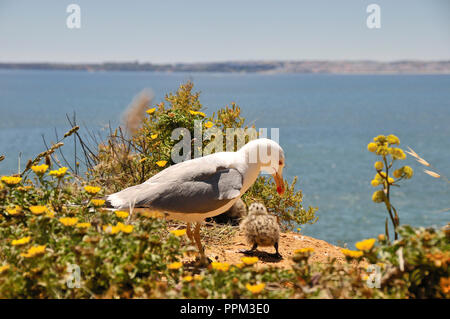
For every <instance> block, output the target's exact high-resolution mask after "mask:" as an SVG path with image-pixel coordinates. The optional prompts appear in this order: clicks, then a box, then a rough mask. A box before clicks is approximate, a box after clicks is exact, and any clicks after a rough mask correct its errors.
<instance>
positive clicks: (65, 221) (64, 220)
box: [59, 217, 78, 226]
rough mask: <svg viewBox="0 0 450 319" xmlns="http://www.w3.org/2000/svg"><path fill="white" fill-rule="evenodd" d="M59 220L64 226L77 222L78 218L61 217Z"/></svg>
mask: <svg viewBox="0 0 450 319" xmlns="http://www.w3.org/2000/svg"><path fill="white" fill-rule="evenodd" d="M59 221H60V222H61V224H63V225H64V226H73V225H75V224H76V223H78V218H76V217H61V218H60V219H59Z"/></svg>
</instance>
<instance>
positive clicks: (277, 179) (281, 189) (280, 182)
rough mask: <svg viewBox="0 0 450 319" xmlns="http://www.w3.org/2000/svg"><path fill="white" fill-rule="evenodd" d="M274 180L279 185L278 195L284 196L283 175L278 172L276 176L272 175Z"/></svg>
mask: <svg viewBox="0 0 450 319" xmlns="http://www.w3.org/2000/svg"><path fill="white" fill-rule="evenodd" d="M272 176H273V179H274V180H275V183H276V184H277V193H278V194H280V195H283V193H284V181H283V175H282V174H278V172H276V173H275V174H272Z"/></svg>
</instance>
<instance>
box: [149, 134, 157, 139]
mask: <svg viewBox="0 0 450 319" xmlns="http://www.w3.org/2000/svg"><path fill="white" fill-rule="evenodd" d="M157 137H158V134H152V135H150V138H151V139H152V140H154V139H155V138H157Z"/></svg>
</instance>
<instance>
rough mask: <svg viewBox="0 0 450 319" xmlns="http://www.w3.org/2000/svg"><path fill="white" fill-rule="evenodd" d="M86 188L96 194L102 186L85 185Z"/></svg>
mask: <svg viewBox="0 0 450 319" xmlns="http://www.w3.org/2000/svg"><path fill="white" fill-rule="evenodd" d="M84 190H85V191H86V192H87V193H88V194H91V195H95V194H97V193H98V192H100V190H101V188H100V187H97V186H84Z"/></svg>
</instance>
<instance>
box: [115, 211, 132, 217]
mask: <svg viewBox="0 0 450 319" xmlns="http://www.w3.org/2000/svg"><path fill="white" fill-rule="evenodd" d="M114 214H116V216H117V217H119V218H127V217H128V215H129V214H128V212H124V211H123V210H116V211H115V212H114Z"/></svg>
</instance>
